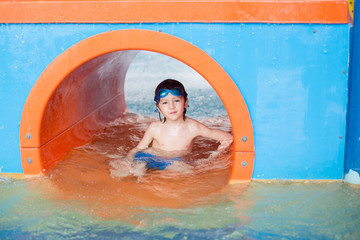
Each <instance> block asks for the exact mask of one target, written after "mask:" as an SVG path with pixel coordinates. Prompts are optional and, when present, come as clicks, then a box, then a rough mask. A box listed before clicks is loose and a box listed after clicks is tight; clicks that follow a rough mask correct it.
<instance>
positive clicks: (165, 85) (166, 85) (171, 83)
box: [154, 79, 187, 123]
mask: <svg viewBox="0 0 360 240" xmlns="http://www.w3.org/2000/svg"><path fill="white" fill-rule="evenodd" d="M175 88H178V89H180V90H181V92H182V93H183V94H184V96H183V97H184V99H185V101H186V99H187V92H186V90H185V88H184V85H182V83H181V82H179V81H177V80H174V79H165V80H164V81H162V82H161V83H159V85H158V86H157V87H156V89H155V96H154V101H155V102H156V106H157V107H158V105H159V102H160V98H158V99H157V101H156V96H157V95H158V92H159V91H160V90H161V89H167V90H172V89H175ZM185 114H186V108H185V109H184V114H183V119H184V121H185V119H186V116H185ZM159 118H160V122H162V123H165V122H166V117H164V121H162V119H161V115H160V112H159Z"/></svg>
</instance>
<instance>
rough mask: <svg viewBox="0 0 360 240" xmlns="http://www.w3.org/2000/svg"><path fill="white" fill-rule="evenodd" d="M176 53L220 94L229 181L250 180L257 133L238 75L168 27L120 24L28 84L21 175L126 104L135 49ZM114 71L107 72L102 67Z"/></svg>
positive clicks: (84, 137)
mask: <svg viewBox="0 0 360 240" xmlns="http://www.w3.org/2000/svg"><path fill="white" fill-rule="evenodd" d="M138 50H146V51H153V52H158V53H162V54H165V55H168V56H170V57H173V58H175V59H177V60H179V61H181V62H183V63H185V64H187V65H188V66H190V67H191V68H193V69H194V70H195V71H197V72H198V73H199V74H200V75H202V76H203V77H204V78H205V79H206V80H207V81H208V82H209V84H210V85H211V86H212V87H213V88H214V90H215V91H216V92H217V94H218V95H219V97H220V99H221V100H222V102H223V104H224V106H225V108H226V110H227V112H228V115H229V118H230V122H231V125H232V130H233V135H234V148H233V149H234V163H233V167H232V173H231V177H230V181H237V180H239V181H241V180H250V179H251V177H252V172H253V165H254V157H255V150H254V134H253V128H252V123H251V118H250V114H249V111H248V109H247V106H246V104H245V101H244V99H243V97H242V95H241V93H240V91H239V89H238V87H237V86H236V84H235V82H234V81H233V80H232V79H231V78H230V76H229V75H228V74H227V73H226V72H225V71H224V69H223V68H222V67H221V66H220V65H219V64H218V63H217V62H216V61H215V60H214V59H213V58H212V57H211V56H209V55H208V54H207V53H205V52H204V51H203V50H201V49H200V48H198V47H196V46H194V45H192V44H191V43H189V42H187V41H185V40H182V39H180V38H177V37H174V36H172V35H169V34H165V33H161V32H156V31H150V30H117V31H109V32H106V33H102V34H98V35H95V36H92V37H90V38H87V39H85V40H83V41H81V42H79V43H77V44H75V45H74V46H72V47H71V48H69V49H67V50H66V51H65V52H63V53H62V54H61V55H59V56H58V57H57V58H56V59H55V60H54V61H53V62H52V63H51V64H50V65H49V66H48V67H47V68H46V69H45V71H44V72H43V73H42V74H41V76H40V77H39V79H38V80H37V82H36V83H35V85H34V86H33V88H32V90H31V92H30V94H29V96H28V98H27V100H26V103H25V106H24V109H23V114H22V118H21V124H20V151H21V161H22V167H23V171H24V174H26V175H37V174H41V173H42V172H45V171H46V170H48V169H50V168H51V167H52V166H54V165H55V164H56V163H57V162H58V161H61V160H62V159H63V158H64V157H65V155H66V154H67V152H68V151H69V149H70V148H73V147H76V146H80V145H83V144H85V143H86V142H88V141H89V140H90V139H91V138H92V136H93V135H94V134H95V133H97V132H98V131H100V130H101V129H103V127H104V126H105V124H106V123H107V122H109V121H112V120H114V119H116V118H118V117H119V116H121V114H123V113H124V111H125V110H126V104H125V98H124V80H125V75H126V72H127V69H128V67H129V65H130V64H131V62H132V60H133V58H134V56H135V54H136V51H138ZM109 66H111V67H113V68H115V69H117V71H112V72H110V73H109V71H106V67H109Z"/></svg>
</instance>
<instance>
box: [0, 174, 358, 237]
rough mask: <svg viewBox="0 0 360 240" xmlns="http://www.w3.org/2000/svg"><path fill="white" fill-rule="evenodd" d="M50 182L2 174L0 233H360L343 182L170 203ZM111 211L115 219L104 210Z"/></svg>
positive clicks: (272, 185) (239, 188) (351, 192)
mask: <svg viewBox="0 0 360 240" xmlns="http://www.w3.org/2000/svg"><path fill="white" fill-rule="evenodd" d="M75 178H76V176H74V177H73V179H75ZM97 180H98V179H97ZM78 181H79V180H76V181H74V184H79V183H78ZM86 181H87V180H86ZM48 184H49V180H48V179H46V178H37V179H31V180H11V179H0V196H1V197H0V204H1V208H0V235H1V239H359V237H360V229H359V224H360V219H359V212H360V201H359V199H360V189H359V188H355V187H353V186H350V185H347V184H342V183H341V182H329V183H321V182H309V183H304V182H300V183H297V182H280V181H269V182H251V183H250V184H249V185H248V186H246V185H237V184H234V185H227V186H225V187H224V188H222V189H221V190H219V191H216V192H214V193H212V194H209V195H208V196H206V197H202V198H201V199H199V200H198V202H197V203H196V204H193V205H188V206H186V207H170V208H169V207H153V206H128V205H122V204H116V203H115V202H112V200H114V198H113V199H110V198H109V196H106V193H104V194H101V191H102V190H101V188H96V189H97V191H100V193H99V192H95V190H94V196H97V198H99V199H98V204H97V201H96V199H95V198H94V199H91V200H90V201H83V200H80V199H81V194H82V193H81V194H80V196H79V197H78V198H73V199H70V198H69V197H68V196H66V194H65V193H64V192H65V191H66V189H61V190H59V189H58V187H56V188H53V187H52V186H51V185H50V186H49V185H48ZM89 184H91V183H89ZM109 188H110V189H111V188H112V187H111V186H109ZM45 189H47V190H45ZM49 189H51V190H49ZM112 191H116V190H115V189H113V190H112ZM62 194H64V197H63V198H61V195H62ZM101 195H103V196H101ZM86 196H87V197H90V195H89V194H88V195H86ZM112 211H113V212H114V214H113V216H112V217H111V218H109V217H108V216H101V213H102V212H107V213H109V212H112ZM115 215H117V217H116V216H115Z"/></svg>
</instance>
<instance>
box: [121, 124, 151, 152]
mask: <svg viewBox="0 0 360 240" xmlns="http://www.w3.org/2000/svg"><path fill="white" fill-rule="evenodd" d="M153 129H154V126H153V123H152V124H150V126H149V127H148V128H147V129H146V131H145V134H144V136H143V138H142V139H141V141H140V142H139V143H138V145H137V146H136V147H135V148H133V149H131V150H130V151H129V152H128V154H127V156H126V158H128V159H133V158H134V155H135V154H136V153H137V152H138V151H141V150H144V149H146V148H148V147H149V145H150V144H151V142H152V141H153V139H154V138H153V133H152V132H153Z"/></svg>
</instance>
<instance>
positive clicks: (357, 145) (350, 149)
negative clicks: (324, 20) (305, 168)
mask: <svg viewBox="0 0 360 240" xmlns="http://www.w3.org/2000/svg"><path fill="white" fill-rule="evenodd" d="M359 14H360V2H359V1H355V15H354V27H353V29H352V45H351V60H352V61H351V65H350V68H351V72H350V78H349V79H350V80H349V81H350V82H349V89H350V90H349V115H348V138H347V147H346V150H347V151H346V153H347V156H346V161H345V173H348V172H349V170H350V169H352V170H354V171H357V172H358V173H360V44H359V42H360V15H359Z"/></svg>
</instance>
